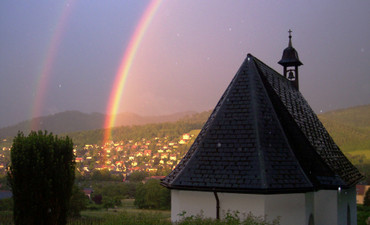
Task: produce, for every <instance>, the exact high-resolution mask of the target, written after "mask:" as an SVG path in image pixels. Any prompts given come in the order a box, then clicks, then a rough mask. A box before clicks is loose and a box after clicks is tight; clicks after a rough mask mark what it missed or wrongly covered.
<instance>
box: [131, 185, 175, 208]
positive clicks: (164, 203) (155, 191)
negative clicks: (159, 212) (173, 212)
mask: <svg viewBox="0 0 370 225" xmlns="http://www.w3.org/2000/svg"><path fill="white" fill-rule="evenodd" d="M134 204H135V205H136V206H138V207H139V208H141V209H142V208H144V209H169V208H170V207H171V206H170V204H171V196H170V191H169V190H168V189H167V188H164V187H162V186H161V185H160V181H159V180H155V179H151V180H148V182H146V183H145V184H142V185H139V186H138V187H137V191H136V195H135V202H134Z"/></svg>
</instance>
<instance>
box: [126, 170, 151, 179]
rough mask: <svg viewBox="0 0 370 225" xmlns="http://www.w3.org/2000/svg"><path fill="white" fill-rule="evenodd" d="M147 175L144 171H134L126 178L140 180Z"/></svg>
mask: <svg viewBox="0 0 370 225" xmlns="http://www.w3.org/2000/svg"><path fill="white" fill-rule="evenodd" d="M148 176H149V174H148V173H147V172H145V171H135V172H133V173H132V174H130V175H129V176H128V177H127V180H129V181H130V182H141V181H143V180H144V179H145V178H146V177H148Z"/></svg>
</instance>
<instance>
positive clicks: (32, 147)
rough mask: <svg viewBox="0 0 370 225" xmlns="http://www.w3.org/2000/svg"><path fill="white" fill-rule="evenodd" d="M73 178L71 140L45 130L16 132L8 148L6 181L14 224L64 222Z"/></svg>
mask: <svg viewBox="0 0 370 225" xmlns="http://www.w3.org/2000/svg"><path fill="white" fill-rule="evenodd" d="M74 178H75V161H74V155H73V143H72V141H71V139H69V138H68V137H65V138H58V137H57V136H53V135H52V134H51V133H50V134H48V133H47V131H45V132H42V131H38V132H35V131H32V132H31V133H30V134H29V136H28V137H25V136H24V135H23V133H21V132H19V133H18V135H17V136H16V137H15V138H14V140H13V146H12V148H11V164H10V169H9V172H8V182H9V184H10V187H11V189H12V192H13V199H14V213H13V216H14V222H15V224H40V225H43V224H58V225H59V224H66V222H67V212H68V206H69V200H70V198H71V194H72V186H73V182H74Z"/></svg>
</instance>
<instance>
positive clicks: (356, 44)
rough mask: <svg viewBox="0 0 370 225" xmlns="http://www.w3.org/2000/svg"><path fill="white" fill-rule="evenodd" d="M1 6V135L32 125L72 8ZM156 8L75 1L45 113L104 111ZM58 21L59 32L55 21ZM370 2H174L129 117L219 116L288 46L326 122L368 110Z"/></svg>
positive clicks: (156, 28)
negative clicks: (260, 65) (254, 61)
mask: <svg viewBox="0 0 370 225" xmlns="http://www.w3.org/2000/svg"><path fill="white" fill-rule="evenodd" d="M1 4H2V5H1V7H0V30H1V34H2V35H1V36H0V104H1V105H2V106H3V107H2V110H1V111H0V118H1V120H0V127H3V126H7V125H12V124H15V123H17V122H20V121H22V120H26V119H30V118H29V117H30V114H31V113H30V112H31V109H32V106H33V105H32V102H33V99H34V96H35V94H36V93H35V88H36V86H35V81H36V79H37V76H38V71H40V67H41V65H42V62H43V56H44V54H45V50H46V48H47V46H46V45H47V43H50V37H52V34H54V33H55V32H57V31H55V30H54V29H53V28H54V27H55V20H56V19H57V15H60V12H61V10H62V9H63V6H64V5H63V4H64V1H49V2H45V3H44V4H34V3H33V2H28V1H22V2H19V1H11V0H4V1H2V3H1ZM148 4H149V1H130V0H125V1H110V0H108V1H76V4H75V5H74V6H73V7H74V8H73V11H72V12H71V13H70V15H69V18H68V23H67V24H66V25H65V27H64V31H63V32H64V33H63V35H62V39H61V40H60V41H59V46H57V48H56V49H58V50H57V52H56V53H55V57H54V63H53V67H52V68H50V78H49V82H48V87H47V88H46V90H47V93H46V94H45V97H44V103H43V106H41V107H40V109H39V112H40V115H48V114H52V113H57V112H62V111H66V110H79V111H82V112H100V113H105V111H106V107H107V102H108V99H109V97H110V93H111V88H112V84H113V82H114V79H115V76H116V72H117V70H118V68H119V65H120V62H121V59H122V54H123V52H124V51H125V49H126V47H127V45H128V44H129V40H130V37H131V36H132V34H133V32H134V31H135V26H136V25H137V22H138V20H139V19H140V18H141V16H142V14H143V13H144V10H145V9H146V7H147V5H148ZM53 21H54V22H53ZM369 27H370V2H369V1H355V2H350V1H344V0H343V1H336V2H335V4H333V2H332V1H316V0H315V1H294V2H291V1H289V2H287V1H273V2H272V1H268V2H267V1H221V0H205V1H197V0H187V1H180V0H173V1H172V0H171V1H170V0H163V2H162V4H161V6H160V8H159V9H158V12H157V13H156V15H155V16H154V17H153V20H152V22H151V24H150V26H149V27H148V29H147V31H146V33H145V36H144V37H143V39H142V41H141V44H140V47H139V48H138V50H137V53H136V56H135V59H134V61H133V63H132V66H131V72H130V74H129V75H128V77H127V80H126V85H125V88H124V90H123V93H122V96H121V103H120V106H119V110H118V111H119V112H135V113H139V114H142V115H160V114H167V113H174V112H181V111H188V110H191V111H198V112H199V111H203V110H209V109H212V108H213V107H214V106H215V104H216V103H217V101H218V99H219V98H220V96H221V94H222V93H223V92H224V90H225V89H226V87H227V85H228V84H229V82H230V81H231V79H232V77H233V76H234V74H235V73H236V71H237V69H238V68H239V66H240V64H241V63H242V61H243V60H244V58H245V57H246V54H247V53H252V54H253V55H254V56H256V57H258V58H259V59H260V60H262V61H264V62H265V63H266V64H268V65H269V66H271V67H273V68H274V69H276V70H277V71H279V72H281V71H282V68H281V67H280V66H279V65H278V64H277V62H278V61H279V60H280V58H281V54H282V51H283V49H284V48H285V47H287V45H288V33H287V31H288V30H289V29H292V30H293V33H292V35H293V39H292V41H293V46H294V47H295V48H296V49H297V51H298V53H299V57H300V60H301V61H302V62H303V64H304V65H303V66H302V67H301V70H300V75H301V77H300V90H301V92H302V93H303V95H304V96H305V98H306V99H307V100H308V102H309V103H310V105H311V106H312V107H313V109H314V110H315V111H316V112H320V111H321V110H322V111H329V110H333V109H339V108H345V107H349V106H356V105H363V104H369V103H370V102H369V99H370V98H369V96H370V85H369V84H370V76H369V71H370V42H369V41H368V40H370V30H369Z"/></svg>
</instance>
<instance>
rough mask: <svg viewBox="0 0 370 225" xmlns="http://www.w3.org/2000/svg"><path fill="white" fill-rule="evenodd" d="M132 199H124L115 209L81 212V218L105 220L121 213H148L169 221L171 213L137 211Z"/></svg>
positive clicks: (166, 211) (164, 211)
mask: <svg viewBox="0 0 370 225" xmlns="http://www.w3.org/2000/svg"><path fill="white" fill-rule="evenodd" d="M134 201H135V200H134V199H124V200H122V205H121V206H120V207H117V208H111V209H108V210H105V209H101V210H85V211H82V212H81V216H82V217H90V218H105V217H107V216H108V217H109V216H113V215H117V214H120V213H122V212H125V213H130V214H131V213H136V214H140V213H148V214H158V216H160V217H161V218H162V219H168V220H169V219H170V218H171V211H169V210H148V209H138V208H136V206H135V205H134Z"/></svg>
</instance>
